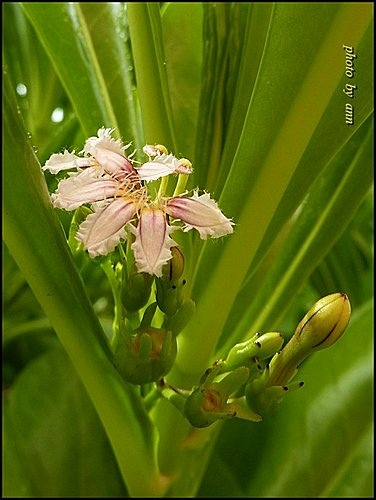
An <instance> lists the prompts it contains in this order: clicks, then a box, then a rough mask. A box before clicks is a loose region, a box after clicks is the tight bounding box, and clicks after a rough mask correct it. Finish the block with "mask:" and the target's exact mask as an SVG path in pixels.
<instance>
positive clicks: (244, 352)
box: [222, 332, 283, 372]
mask: <svg viewBox="0 0 376 500" xmlns="http://www.w3.org/2000/svg"><path fill="white" fill-rule="evenodd" d="M282 344H283V336H282V334H281V333H279V332H267V333H264V334H263V335H260V334H259V333H256V335H254V336H253V337H252V338H251V339H249V340H247V341H246V342H242V343H240V344H236V345H234V347H233V348H232V349H231V350H230V352H229V353H228V355H227V358H226V360H225V361H224V362H223V365H222V372H227V371H230V370H233V369H234V368H237V367H239V366H247V367H248V368H251V367H253V365H254V359H255V358H257V359H265V358H269V357H271V356H273V354H275V353H276V352H277V351H279V350H280V348H281V347H282Z"/></svg>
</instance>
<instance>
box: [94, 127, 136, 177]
mask: <svg viewBox="0 0 376 500" xmlns="http://www.w3.org/2000/svg"><path fill="white" fill-rule="evenodd" d="M112 132H113V130H112V129H110V128H106V129H105V128H101V129H99V130H98V137H95V136H94V137H89V139H87V141H86V143H85V147H84V152H85V153H86V154H90V155H91V156H93V157H94V158H95V159H96V160H97V162H98V163H99V164H100V165H101V166H102V167H103V168H104V169H105V171H106V172H107V173H109V174H116V173H117V172H120V171H126V172H129V173H135V172H136V170H135V169H134V168H133V165H132V163H131V162H130V161H129V160H128V158H126V156H125V155H124V149H125V148H126V147H128V146H130V144H127V146H123V145H122V142H121V140H120V139H118V140H116V141H115V139H113V138H112V137H111V133H112Z"/></svg>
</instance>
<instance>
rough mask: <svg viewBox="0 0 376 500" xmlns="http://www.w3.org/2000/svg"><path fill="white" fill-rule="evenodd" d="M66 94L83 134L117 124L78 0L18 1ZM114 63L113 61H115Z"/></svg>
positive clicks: (89, 133)
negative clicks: (50, 0)
mask: <svg viewBox="0 0 376 500" xmlns="http://www.w3.org/2000/svg"><path fill="white" fill-rule="evenodd" d="M21 5H22V8H23V9H24V11H25V13H26V14H27V16H28V18H29V19H30V22H31V23H32V25H33V27H34V29H35V31H36V32H37V34H38V37H39V39H40V41H41V42H42V44H43V46H44V48H45V50H46V52H47V54H48V55H49V57H50V60H51V63H52V64H53V66H54V68H55V70H56V73H57V74H58V75H59V78H60V80H61V82H62V84H63V86H64V88H65V90H66V92H67V95H68V96H69V98H70V100H71V103H72V106H73V108H74V110H75V112H76V114H77V117H78V119H79V121H80V123H81V126H82V128H83V130H84V132H85V134H87V135H88V136H89V135H93V134H94V133H96V131H97V130H98V128H100V127H101V126H106V127H111V128H116V129H117V130H118V125H117V120H116V116H115V113H114V109H113V107H112V104H111V100H110V97H109V94H108V89H107V86H106V82H105V79H104V75H103V73H102V69H101V67H100V65H99V61H98V58H97V55H96V52H95V50H94V46H93V41H92V39H91V37H90V32H89V30H88V27H87V25H86V23H85V19H84V17H83V15H82V12H81V9H80V4H79V3H74V4H73V3H66V2H64V3H47V4H43V3H38V2H36V3H21ZM114 63H115V61H114Z"/></svg>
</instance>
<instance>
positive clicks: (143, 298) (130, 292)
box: [121, 272, 154, 312]
mask: <svg viewBox="0 0 376 500" xmlns="http://www.w3.org/2000/svg"><path fill="white" fill-rule="evenodd" d="M153 279H154V277H153V276H152V275H150V274H147V273H137V272H135V273H132V274H131V275H130V276H129V277H128V279H127V281H126V282H125V283H124V285H123V288H122V291H121V300H122V303H123V305H124V307H125V309H126V310H127V311H131V312H132V311H138V310H139V309H141V308H142V307H144V305H145V304H147V301H148V300H149V297H150V293H151V286H152V284H153Z"/></svg>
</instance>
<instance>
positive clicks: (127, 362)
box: [114, 326, 177, 384]
mask: <svg viewBox="0 0 376 500" xmlns="http://www.w3.org/2000/svg"><path fill="white" fill-rule="evenodd" d="M176 353H177V344H176V339H175V337H173V335H172V332H170V331H166V330H163V329H161V328H153V327H151V326H149V327H141V328H139V329H138V330H137V331H136V332H135V333H134V334H132V335H131V338H130V340H129V339H127V341H124V342H123V343H121V344H119V346H118V348H117V349H116V352H115V356H114V364H115V366H116V368H117V369H118V371H119V373H120V374H121V375H122V376H123V377H124V379H125V380H127V381H128V382H131V383H132V384H146V383H149V382H155V381H157V380H159V379H160V378H162V377H164V376H165V375H166V374H167V373H168V372H169V371H170V370H171V368H172V365H173V363H174V361H175V358H176Z"/></svg>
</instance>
